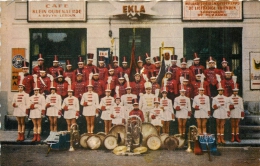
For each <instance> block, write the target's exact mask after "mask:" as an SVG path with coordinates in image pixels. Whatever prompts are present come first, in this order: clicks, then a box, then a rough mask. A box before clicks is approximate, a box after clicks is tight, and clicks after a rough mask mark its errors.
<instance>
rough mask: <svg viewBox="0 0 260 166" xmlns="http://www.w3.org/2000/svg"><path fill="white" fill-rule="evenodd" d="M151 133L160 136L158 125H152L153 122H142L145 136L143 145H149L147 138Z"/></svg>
mask: <svg viewBox="0 0 260 166" xmlns="http://www.w3.org/2000/svg"><path fill="white" fill-rule="evenodd" d="M151 134H152V135H156V136H159V134H158V131H157V129H156V127H155V126H154V125H152V124H151V123H142V136H143V140H142V145H143V146H147V144H146V142H147V138H148V137H149V136H150V135H151Z"/></svg>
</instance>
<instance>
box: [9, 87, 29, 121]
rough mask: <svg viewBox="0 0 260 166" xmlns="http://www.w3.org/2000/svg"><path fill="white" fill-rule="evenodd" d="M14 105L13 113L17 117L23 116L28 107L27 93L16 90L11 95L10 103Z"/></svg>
mask: <svg viewBox="0 0 260 166" xmlns="http://www.w3.org/2000/svg"><path fill="white" fill-rule="evenodd" d="M14 103H15V105H16V106H17V107H14V112H13V115H14V116H17V117H24V116H26V109H28V108H29V107H30V98H29V95H28V94H27V93H25V92H24V91H23V92H21V93H20V92H18V93H16V94H14V96H13V101H12V105H14Z"/></svg>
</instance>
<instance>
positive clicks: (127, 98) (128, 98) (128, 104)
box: [121, 93, 137, 119]
mask: <svg viewBox="0 0 260 166" xmlns="http://www.w3.org/2000/svg"><path fill="white" fill-rule="evenodd" d="M136 98H137V96H136V95H135V94H132V93H131V94H124V95H122V96H121V104H122V105H123V106H124V107H125V118H126V119H128V116H129V113H130V111H132V110H133V109H134V107H133V104H132V100H133V99H136Z"/></svg>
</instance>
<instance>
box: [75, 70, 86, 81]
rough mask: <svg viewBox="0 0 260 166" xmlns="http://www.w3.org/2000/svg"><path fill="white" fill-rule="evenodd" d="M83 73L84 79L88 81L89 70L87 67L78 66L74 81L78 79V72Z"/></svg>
mask: <svg viewBox="0 0 260 166" xmlns="http://www.w3.org/2000/svg"><path fill="white" fill-rule="evenodd" d="M78 72H79V73H82V81H84V82H86V81H88V76H89V71H88V70H87V69H85V68H77V69H76V70H74V75H75V79H74V81H77V73H78Z"/></svg>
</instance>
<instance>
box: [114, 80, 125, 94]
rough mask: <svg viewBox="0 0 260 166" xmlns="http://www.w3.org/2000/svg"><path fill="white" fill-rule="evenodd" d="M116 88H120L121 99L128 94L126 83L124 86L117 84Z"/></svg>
mask: <svg viewBox="0 0 260 166" xmlns="http://www.w3.org/2000/svg"><path fill="white" fill-rule="evenodd" d="M116 86H118V87H119V97H121V96H122V95H124V94H126V90H125V88H126V82H124V83H123V84H120V83H119V82H118V84H117V85H116Z"/></svg>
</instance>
